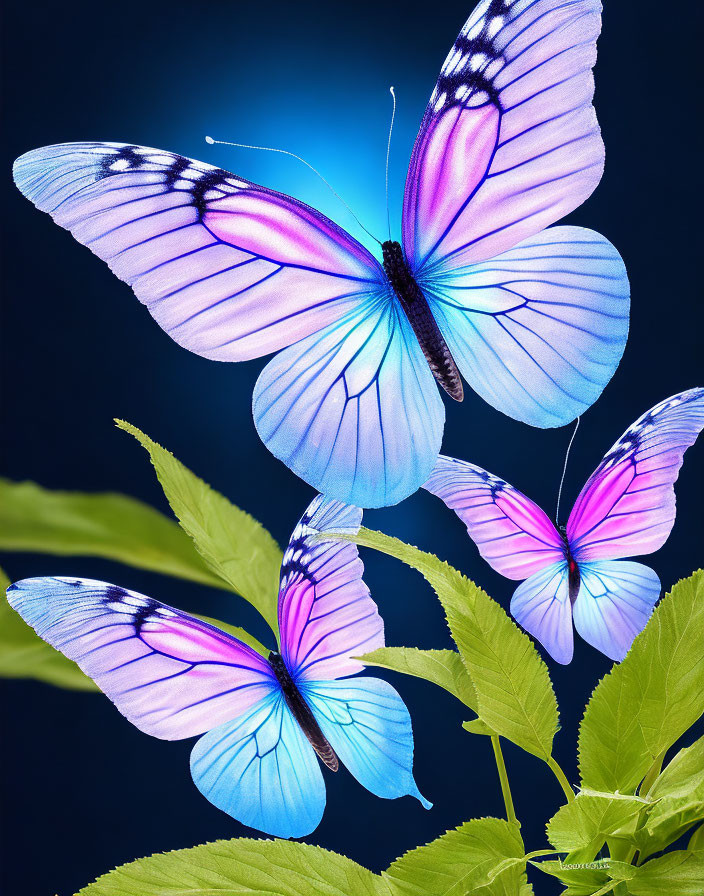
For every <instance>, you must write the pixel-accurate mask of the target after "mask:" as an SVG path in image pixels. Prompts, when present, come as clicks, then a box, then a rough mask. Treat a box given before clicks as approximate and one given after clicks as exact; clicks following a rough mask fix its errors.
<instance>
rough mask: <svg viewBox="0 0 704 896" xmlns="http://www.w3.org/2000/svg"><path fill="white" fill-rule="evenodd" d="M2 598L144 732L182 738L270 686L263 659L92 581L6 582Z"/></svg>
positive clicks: (183, 616)
mask: <svg viewBox="0 0 704 896" xmlns="http://www.w3.org/2000/svg"><path fill="white" fill-rule="evenodd" d="M8 601H9V602H10V605H11V606H12V607H14V609H15V610H17V612H18V613H20V615H21V616H22V618H23V619H24V620H25V621H26V622H28V623H29V624H30V625H31V626H32V627H33V628H34V630H35V631H36V632H37V634H38V635H39V636H40V637H42V638H44V640H45V641H48V643H49V644H51V645H52V646H53V647H55V648H56V649H57V650H60V651H61V652H62V653H64V654H65V655H66V656H67V657H69V659H72V660H74V661H75V662H76V663H78V665H79V666H80V667H81V669H83V671H84V672H85V673H86V675H89V676H90V677H91V678H92V679H93V680H94V681H95V683H96V684H97V685H98V686H99V687H100V688H101V690H103V691H104V692H105V693H106V694H107V695H108V697H109V698H110V699H111V700H112V701H113V703H115V705H116V706H117V708H118V709H119V710H120V712H121V713H122V714H123V715H124V716H126V717H127V718H128V719H129V720H130V721H131V722H132V723H133V724H134V725H136V726H137V727H138V728H139V729H141V730H142V731H145V732H146V733H147V734H151V735H153V736H155V737H161V738H164V739H166V740H176V739H180V738H186V737H192V736H193V735H194V734H201V733H202V732H204V731H208V730H209V729H210V728H214V727H215V726H216V725H219V724H220V723H221V722H225V721H227V720H229V719H233V718H235V717H236V716H240V715H242V714H243V713H244V712H245V711H247V710H248V709H249V708H250V707H251V706H253V705H254V704H255V703H257V702H259V701H260V700H262V699H263V698H264V697H266V696H267V695H268V694H269V693H270V692H272V691H273V690H276V689H277V683H276V679H275V677H274V674H273V672H272V669H271V666H270V665H269V663H268V662H267V660H266V659H265V658H264V657H262V656H260V655H259V654H258V653H256V652H255V651H254V650H252V648H251V647H248V646H247V645H246V644H244V643H242V642H241V641H239V640H237V639H236V638H233V637H232V636H231V635H228V634H227V633H226V632H223V631H221V630H220V629H218V628H215V627H214V626H212V625H209V624H208V623H205V622H201V621H200V620H198V619H195V618H194V617H193V616H190V615H188V614H187V613H182V612H181V611H180V610H176V609H174V608H173V607H168V606H166V605H165V604H161V603H159V601H156V600H153V599H152V598H150V597H145V595H143V594H138V593H137V592H135V591H129V590H127V589H126V588H119V587H118V586H116V585H110V584H108V583H107V582H97V581H94V580H92V579H71V578H36V579H24V580H23V581H21V582H16V583H15V584H14V585H11V586H10V588H9V589H8Z"/></svg>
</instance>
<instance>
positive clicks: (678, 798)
mask: <svg viewBox="0 0 704 896" xmlns="http://www.w3.org/2000/svg"><path fill="white" fill-rule="evenodd" d="M648 797H649V798H650V799H652V800H653V801H655V802H654V804H653V806H652V808H651V810H650V812H649V813H648V816H647V818H646V821H645V824H644V825H643V826H642V827H641V828H640V829H639V830H638V832H637V834H636V843H637V845H638V850H639V852H640V858H641V861H642V859H643V858H645V857H647V856H649V855H652V854H653V853H655V852H660V850H662V849H664V848H665V847H666V846H668V845H669V844H670V843H673V842H674V841H675V840H677V839H678V838H679V837H681V836H682V834H684V833H685V832H686V831H687V830H689V828H691V827H692V825H694V824H696V823H697V822H698V821H701V820H702V819H704V737H702V738H700V739H699V740H698V741H695V743H693V744H692V746H691V747H687V748H686V749H684V750H680V751H679V753H677V755H676V756H675V757H674V758H673V759H672V761H671V762H670V763H669V765H668V766H667V767H666V768H665V769H664V770H663V772H662V773H661V774H660V776H659V777H658V779H657V780H656V781H655V783H654V784H653V786H652V787H651V789H650V792H649V794H648Z"/></svg>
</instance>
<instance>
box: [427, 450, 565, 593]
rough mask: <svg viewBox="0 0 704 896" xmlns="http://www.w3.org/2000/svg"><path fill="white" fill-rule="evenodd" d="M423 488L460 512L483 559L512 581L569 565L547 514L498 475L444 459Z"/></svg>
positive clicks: (560, 540) (454, 459)
mask: <svg viewBox="0 0 704 896" xmlns="http://www.w3.org/2000/svg"><path fill="white" fill-rule="evenodd" d="M423 488H425V489H427V490H428V491H429V492H431V493H432V494H434V495H437V497H438V498H440V499H441V500H442V501H444V503H445V504H446V505H447V506H448V507H449V508H450V509H451V510H454V511H455V513H456V514H457V516H458V517H459V518H460V519H461V520H462V522H463V523H464V524H465V525H466V526H467V531H468V533H469V537H470V538H471V539H472V541H473V542H474V543H475V544H476V546H477V547H478V548H479V552H480V554H481V555H482V557H483V558H484V559H485V560H486V562H487V563H488V564H489V565H490V566H491V567H492V568H493V569H495V570H496V571H497V572H500V573H501V574H502V575H504V576H506V577H507V578H509V579H526V578H528V576H531V575H533V574H534V573H536V572H539V571H540V570H542V569H544V567H545V566H546V565H549V564H551V563H557V562H560V561H563V560H564V556H565V548H564V542H563V541H562V538H561V537H560V533H559V532H558V531H557V529H556V528H555V526H554V525H553V524H552V522H551V521H550V519H549V518H548V516H547V514H546V513H545V512H544V511H543V510H541V509H540V507H538V505H537V504H535V503H534V502H533V501H531V500H530V498H527V497H526V496H525V495H524V494H523V493H522V492H519V491H518V489H516V488H514V487H513V486H512V485H510V484H509V483H508V482H506V481H505V480H504V479H500V478H499V477H498V476H494V474H493V473H488V472H487V471H486V470H483V469H482V468H481V467H477V466H475V465H474V464H470V463H467V462H466V461H462V460H457V459H456V458H453V457H445V456H443V455H440V457H439V458H438V462H437V464H436V465H435V469H434V470H433V472H432V475H431V476H430V478H429V479H428V480H427V481H426V482H425V484H424V486H423Z"/></svg>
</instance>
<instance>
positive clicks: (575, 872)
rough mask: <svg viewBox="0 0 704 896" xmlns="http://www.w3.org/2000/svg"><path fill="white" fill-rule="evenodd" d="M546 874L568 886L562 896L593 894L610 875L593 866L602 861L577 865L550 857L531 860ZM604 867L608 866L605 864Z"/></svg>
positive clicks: (588, 895) (532, 863) (586, 895)
mask: <svg viewBox="0 0 704 896" xmlns="http://www.w3.org/2000/svg"><path fill="white" fill-rule="evenodd" d="M531 865H533V866H534V867H535V868H539V869H540V870H541V871H542V872H543V873H544V874H549V875H550V876H551V877H556V878H557V879H558V880H560V881H562V883H563V884H564V885H565V886H566V887H567V889H566V890H563V892H562V896H592V893H596V892H597V890H599V889H601V887H603V886H604V885H605V884H606V883H607V882H608V881H609V875H608V874H607V873H606V871H605V870H603V869H602V868H595V867H591V866H594V865H602V863H601V862H589V863H584V864H583V865H581V866H579V867H577V865H578V863H574V864H571V863H568V862H565V863H563V862H560V861H557V860H554V859H548V860H546V861H542V862H531ZM603 867H606V866H605V865H604V866H603Z"/></svg>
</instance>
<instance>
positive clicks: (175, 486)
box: [116, 420, 282, 633]
mask: <svg viewBox="0 0 704 896" xmlns="http://www.w3.org/2000/svg"><path fill="white" fill-rule="evenodd" d="M116 423H117V426H118V427H119V428H120V429H123V430H124V431H125V432H128V433H130V435H132V436H134V437H135V439H137V441H138V442H139V443H140V444H141V445H142V446H143V447H144V448H145V449H146V450H147V452H148V453H149V456H150V458H151V461H152V464H153V466H154V469H155V470H156V475H157V478H158V479H159V482H160V483H161V487H162V488H163V489H164V494H165V495H166V498H167V500H168V502H169V504H170V505H171V509H172V510H173V511H174V513H175V514H176V516H177V517H178V520H179V522H180V523H181V525H182V526H183V528H184V529H185V530H186V532H187V533H188V534H189V535H190V536H191V538H192V539H193V542H194V543H195V546H196V548H197V550H198V552H199V553H200V554H201V556H202V557H203V559H204V560H205V562H206V563H207V565H208V566H209V567H210V568H211V569H212V570H213V571H214V572H215V573H216V574H217V575H218V576H220V577H221V578H222V579H224V580H225V582H227V583H228V584H229V585H230V586H231V587H232V588H233V589H234V590H235V591H236V592H237V593H238V594H240V595H241V596H242V597H244V598H245V600H247V601H249V603H251V604H252V606H254V607H255V608H256V609H257V610H258V611H259V612H260V613H261V614H262V616H263V617H264V619H265V620H266V621H267V622H268V624H269V626H270V627H271V629H272V631H273V632H275V633H278V623H277V597H278V588H279V571H280V568H281V557H282V553H281V549H280V548H279V546H278V544H277V543H276V541H274V539H273V538H272V536H271V535H270V534H269V532H267V530H266V529H265V528H264V527H263V526H262V525H261V523H258V522H257V521H256V520H255V519H254V518H253V517H251V516H250V515H249V514H248V513H245V512H244V511H243V510H240V509H239V507H235V505H234V504H231V503H230V502H229V501H228V500H227V498H225V497H224V496H223V495H221V494H219V493H218V492H216V491H215V490H214V489H212V488H211V487H210V486H209V485H208V484H207V483H205V482H204V481H203V480H202V479H199V478H198V477H197V476H196V475H195V474H193V473H191V471H190V470H189V469H188V468H187V467H185V466H184V465H183V464H182V463H181V462H180V461H178V460H176V458H175V457H174V456H173V454H171V452H170V451H167V450H166V449H165V448H162V447H161V445H158V444H157V443H156V442H154V441H153V440H152V439H150V438H149V436H147V435H145V434H144V433H143V432H142V431H141V430H139V429H137V427H136V426H132V425H131V424H130V423H125V422H124V421H123V420H117V421H116Z"/></svg>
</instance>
